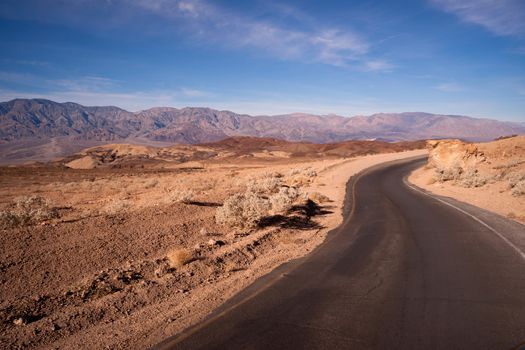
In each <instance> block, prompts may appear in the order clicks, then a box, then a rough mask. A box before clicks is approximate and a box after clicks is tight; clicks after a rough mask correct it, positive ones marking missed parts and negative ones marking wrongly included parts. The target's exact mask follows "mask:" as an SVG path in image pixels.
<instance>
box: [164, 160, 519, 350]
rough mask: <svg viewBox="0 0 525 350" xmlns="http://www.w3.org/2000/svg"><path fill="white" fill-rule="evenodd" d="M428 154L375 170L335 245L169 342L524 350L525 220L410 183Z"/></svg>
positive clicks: (365, 178) (361, 184)
mask: <svg viewBox="0 0 525 350" xmlns="http://www.w3.org/2000/svg"><path fill="white" fill-rule="evenodd" d="M422 161H424V160H421V159H419V160H416V161H414V160H412V161H409V162H407V161H404V162H395V163H390V164H387V165H383V166H380V167H376V168H374V169H372V170H370V171H367V172H366V173H364V174H363V175H362V176H361V177H360V178H359V179H357V180H356V181H355V184H354V190H355V206H354V213H353V214H349V215H347V219H346V220H345V222H344V223H343V225H342V226H341V227H340V228H338V229H337V230H335V231H334V232H332V233H331V234H330V235H329V238H328V240H327V242H325V243H324V244H323V245H321V246H320V247H319V248H318V249H317V250H315V251H314V252H313V253H312V254H310V255H309V256H307V257H306V258H304V259H302V260H301V261H299V262H296V263H294V264H290V265H288V266H285V267H283V268H281V269H278V270H277V271H275V272H274V273H272V274H271V275H270V276H268V277H266V279H263V280H261V281H259V282H258V283H256V285H255V286H253V287H252V288H250V289H248V290H247V291H245V292H244V293H241V295H240V296H238V297H237V298H236V299H235V300H233V301H232V302H230V303H229V304H228V305H226V306H225V307H224V308H222V309H221V310H219V311H218V312H216V313H215V314H214V315H212V317H210V318H209V319H208V320H207V321H205V322H204V323H202V324H201V325H198V326H197V327H194V328H192V329H190V330H189V331H187V332H185V333H183V334H182V335H180V336H178V337H174V338H172V339H168V340H166V341H165V342H163V343H162V344H159V346H158V347H159V348H160V349H243V350H244V349H265V350H269V349H521V348H524V346H523V344H524V342H525V259H524V257H523V256H521V255H520V253H519V249H520V248H518V247H519V245H518V244H517V245H515V246H514V247H512V243H511V242H512V240H511V239H510V238H513V237H514V238H515V237H518V236H517V235H519V234H520V233H521V234H522V235H523V234H525V230H524V226H522V225H519V224H515V223H512V222H510V221H508V220H505V219H503V218H501V217H499V216H497V215H493V214H490V213H487V212H484V211H481V210H479V209H476V208H474V207H471V206H466V205H462V204H460V203H458V202H454V201H450V200H447V201H448V202H453V203H455V205H457V206H458V208H460V209H461V210H465V211H466V212H468V213H471V214H473V215H475V216H476V217H481V218H482V219H483V222H485V223H487V224H488V225H489V226H490V227H491V228H492V229H491V228H489V227H487V226H485V225H483V224H481V223H480V222H479V221H477V220H476V219H474V218H473V217H471V216H469V215H467V214H466V213H464V212H461V211H459V210H457V209H456V208H453V207H451V206H449V205H446V204H444V203H442V202H440V201H438V200H436V199H435V198H432V197H430V196H428V195H425V194H423V193H421V192H418V191H416V190H414V189H411V188H409V187H408V186H407V185H406V184H405V182H404V181H403V178H404V177H405V176H406V175H407V174H408V173H409V171H411V170H412V169H414V168H415V167H417V166H421V165H422V164H423V163H422ZM347 197H348V196H347ZM349 197H352V196H349ZM478 214H479V216H478ZM493 229H494V230H495V231H496V232H495V231H493ZM500 230H504V231H505V232H500ZM498 234H502V235H503V236H504V237H510V238H509V241H505V238H502V237H500V236H499V235H498ZM520 344H521V345H520Z"/></svg>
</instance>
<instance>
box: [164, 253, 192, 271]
mask: <svg viewBox="0 0 525 350" xmlns="http://www.w3.org/2000/svg"><path fill="white" fill-rule="evenodd" d="M166 257H167V258H168V262H169V264H170V266H171V267H172V268H176V269H180V268H181V267H182V266H184V265H186V264H187V263H189V262H191V261H192V260H193V253H192V252H191V251H190V250H188V249H186V248H177V249H174V250H172V251H170V252H168V254H166Z"/></svg>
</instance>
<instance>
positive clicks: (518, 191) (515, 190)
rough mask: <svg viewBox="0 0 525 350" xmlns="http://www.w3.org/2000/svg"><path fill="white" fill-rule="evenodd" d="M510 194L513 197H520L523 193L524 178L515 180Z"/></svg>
mask: <svg viewBox="0 0 525 350" xmlns="http://www.w3.org/2000/svg"><path fill="white" fill-rule="evenodd" d="M511 193H512V195H513V196H514V197H520V196H523V195H525V180H521V181H519V182H517V183H516V184H515V185H514V186H513V187H512V191H511Z"/></svg>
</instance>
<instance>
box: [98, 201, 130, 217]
mask: <svg viewBox="0 0 525 350" xmlns="http://www.w3.org/2000/svg"><path fill="white" fill-rule="evenodd" d="M132 207H133V203H132V202H130V201H127V200H122V199H114V200H112V201H111V202H109V203H108V204H106V205H105V206H104V207H103V208H102V210H101V212H102V213H105V214H109V215H115V214H121V213H125V212H126V211H128V210H130V209H131V208H132Z"/></svg>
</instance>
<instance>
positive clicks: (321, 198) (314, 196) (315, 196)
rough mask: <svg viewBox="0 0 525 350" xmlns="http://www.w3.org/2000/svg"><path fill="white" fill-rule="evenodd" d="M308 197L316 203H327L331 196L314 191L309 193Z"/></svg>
mask: <svg viewBox="0 0 525 350" xmlns="http://www.w3.org/2000/svg"><path fill="white" fill-rule="evenodd" d="M308 199H310V200H312V201H314V202H316V203H327V202H330V198H328V197H327V196H325V195H324V194H322V193H319V192H312V193H309V194H308Z"/></svg>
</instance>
